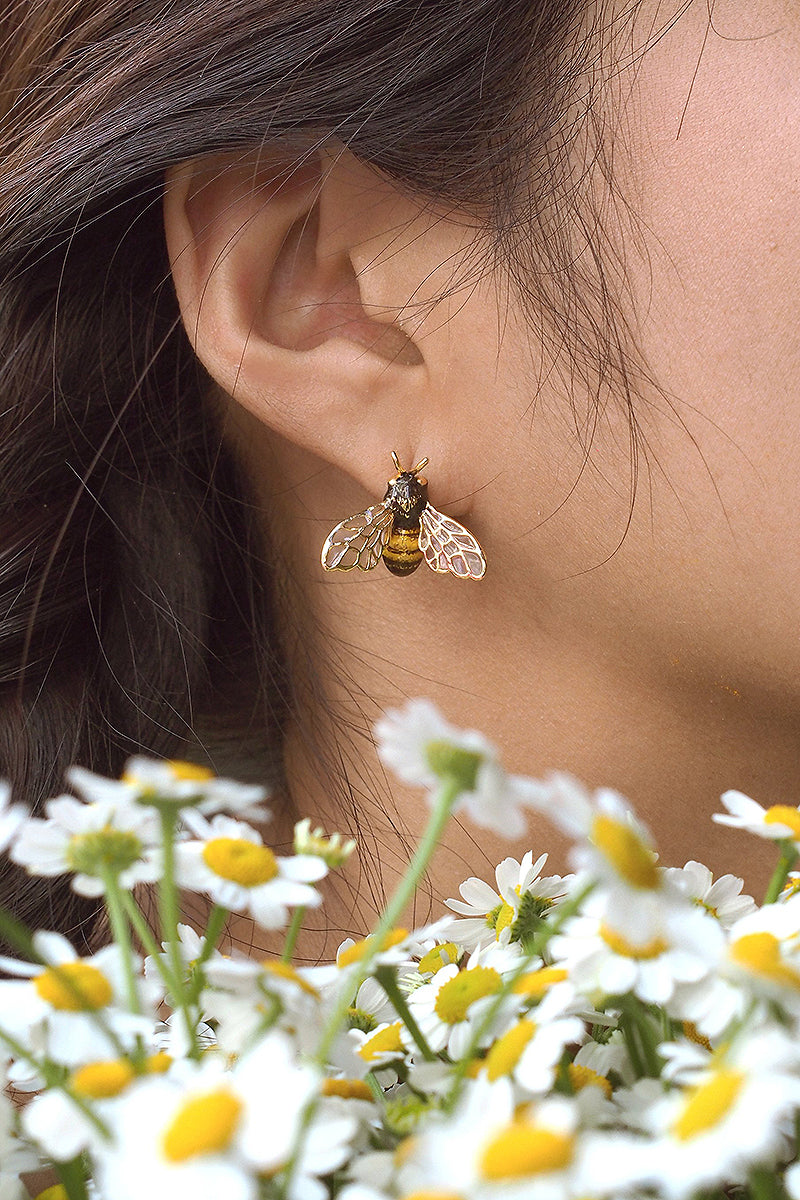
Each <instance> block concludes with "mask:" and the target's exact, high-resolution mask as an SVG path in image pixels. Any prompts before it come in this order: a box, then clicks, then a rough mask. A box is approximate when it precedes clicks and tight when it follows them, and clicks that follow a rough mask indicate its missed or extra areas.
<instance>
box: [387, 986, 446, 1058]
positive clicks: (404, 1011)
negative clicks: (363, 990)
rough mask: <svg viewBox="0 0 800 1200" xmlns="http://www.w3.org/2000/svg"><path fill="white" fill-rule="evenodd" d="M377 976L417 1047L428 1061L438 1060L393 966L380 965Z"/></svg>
mask: <svg viewBox="0 0 800 1200" xmlns="http://www.w3.org/2000/svg"><path fill="white" fill-rule="evenodd" d="M375 978H376V979H377V981H378V983H379V984H380V985H381V987H382V988H383V990H384V991H385V992H386V995H387V996H388V997H389V999H390V1000H391V1002H392V1004H393V1005H394V1010H395V1012H396V1013H397V1015H398V1017H401V1018H402V1021H403V1024H404V1025H405V1027H406V1029H407V1030H408V1032H409V1033H410V1034H411V1036H412V1038H413V1039H414V1042H415V1044H416V1046H417V1049H418V1050H419V1052H420V1054H421V1055H422V1057H423V1058H424V1059H425V1061H426V1062H436V1055H435V1054H434V1053H433V1051H432V1050H431V1048H430V1046H429V1045H428V1042H427V1039H426V1037H425V1034H424V1033H423V1032H422V1030H421V1029H420V1027H419V1025H418V1024H417V1022H416V1020H415V1018H414V1015H413V1013H412V1012H411V1009H410V1008H409V1006H408V1001H407V1000H406V998H405V996H404V995H403V993H402V992H401V991H400V988H399V987H398V986H397V980H396V979H395V977H394V973H393V971H392V969H391V967H378V969H377V971H376V972H375Z"/></svg>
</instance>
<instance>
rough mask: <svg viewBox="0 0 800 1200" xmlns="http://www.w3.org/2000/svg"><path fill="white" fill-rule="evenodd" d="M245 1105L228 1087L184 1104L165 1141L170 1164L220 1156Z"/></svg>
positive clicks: (164, 1144) (167, 1132)
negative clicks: (215, 1155)
mask: <svg viewBox="0 0 800 1200" xmlns="http://www.w3.org/2000/svg"><path fill="white" fill-rule="evenodd" d="M241 1113H242V1102H241V1100H239V1099H238V1098H237V1097H236V1096H234V1095H233V1093H232V1092H229V1091H228V1090H227V1088H219V1089H218V1090H217V1091H214V1092H206V1093H205V1094H204V1095H202V1096H193V1097H192V1098H191V1100H187V1101H186V1103H185V1104H183V1105H181V1107H180V1109H179V1110H178V1112H177V1114H176V1115H175V1117H173V1119H172V1122H171V1123H170V1125H169V1127H168V1128H167V1131H166V1133H165V1134H164V1138H163V1141H162V1149H163V1151H164V1157H165V1158H166V1159H167V1161H168V1162H173V1163H179V1162H186V1161H187V1160H188V1159H190V1158H196V1157H198V1155H200V1154H219V1153H220V1152H221V1151H224V1150H227V1148H228V1147H229V1146H230V1144H231V1142H232V1141H233V1138H234V1135H235V1133H236V1129H237V1126H238V1124H239V1118H240V1116H241Z"/></svg>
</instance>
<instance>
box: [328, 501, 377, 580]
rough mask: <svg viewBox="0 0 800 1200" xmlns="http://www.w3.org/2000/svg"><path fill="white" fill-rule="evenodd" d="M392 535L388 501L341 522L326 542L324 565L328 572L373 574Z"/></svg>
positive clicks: (374, 505)
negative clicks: (354, 570)
mask: <svg viewBox="0 0 800 1200" xmlns="http://www.w3.org/2000/svg"><path fill="white" fill-rule="evenodd" d="M391 532H392V509H391V506H390V504H389V502H388V501H386V500H384V502H383V504H373V505H372V507H371V508H368V509H366V510H365V511H364V512H360V513H356V514H355V516H353V517H347V518H346V520H344V521H340V522H339V524H338V525H337V526H336V528H335V529H332V530H331V532H330V533H329V534H328V536H327V537H326V539H325V545H324V546H323V547H322V555H321V558H322V565H323V567H324V568H325V570H326V571H352V570H353V568H354V567H358V569H359V571H371V570H372V568H373V567H374V566H376V564H377V563H378V561H379V559H380V557H381V554H382V552H383V547H384V546H385V545H386V543H387V542H388V540H389V534H390V533H391Z"/></svg>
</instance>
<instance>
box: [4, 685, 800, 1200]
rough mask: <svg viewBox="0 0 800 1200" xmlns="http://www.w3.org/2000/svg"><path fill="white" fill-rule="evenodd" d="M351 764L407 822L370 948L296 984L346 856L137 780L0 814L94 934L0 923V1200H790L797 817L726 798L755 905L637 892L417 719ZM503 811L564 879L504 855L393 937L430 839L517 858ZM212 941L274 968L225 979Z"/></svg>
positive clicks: (550, 787) (696, 878)
mask: <svg viewBox="0 0 800 1200" xmlns="http://www.w3.org/2000/svg"><path fill="white" fill-rule="evenodd" d="M376 740H377V744H378V749H379V752H380V754H381V756H382V758H383V760H384V762H385V763H386V764H387V765H388V766H389V767H390V768H392V769H394V770H395V771H396V772H397V774H398V775H399V776H400V777H402V778H403V779H404V780H405V781H406V782H410V783H413V784H417V785H419V786H420V787H421V788H424V789H425V791H426V793H427V796H428V800H429V804H430V816H429V823H428V826H427V829H426V832H425V834H424V836H423V838H422V840H421V843H420V845H419V847H418V849H417V851H416V853H415V855H414V858H413V861H412V862H411V864H410V866H409V869H408V872H407V874H406V876H405V878H404V879H403V881H402V883H401V885H400V887H399V888H398V890H397V892H396V894H395V895H394V896H393V897H392V898H391V900H390V901H389V902H388V904H387V906H386V908H385V910H384V912H383V914H382V916H381V918H380V920H379V921H378V923H377V926H376V927H375V929H374V930H373V931H372V932H371V933H370V934H369V936H367V937H365V938H364V940H362V941H358V942H354V941H352V940H350V939H348V940H347V941H346V942H344V943H343V944H342V946H341V947H340V948H339V951H338V954H337V957H336V961H335V962H334V963H330V964H327V965H323V966H317V967H302V966H299V965H295V963H294V962H293V957H294V948H295V945H296V940H297V936H298V932H299V931H300V929H301V927H302V923H303V916H304V913H305V912H306V911H307V909H308V908H309V907H315V906H317V905H318V904H319V903H320V893H319V890H318V887H317V885H318V884H319V883H320V881H321V880H322V879H323V877H324V876H325V875H326V874H327V873H328V872H329V871H333V870H336V869H337V868H338V867H340V866H341V865H342V863H343V862H344V860H345V859H346V857H347V856H348V855H349V854H350V852H351V851H352V850H353V845H352V843H351V842H343V841H342V839H341V838H340V837H338V836H336V835H334V836H332V837H326V836H325V835H324V834H323V833H322V831H321V830H319V829H312V828H311V824H310V822H309V821H308V820H306V821H303V822H300V823H299V824H298V825H297V827H296V830H295V845H294V853H293V854H291V855H287V856H283V857H281V856H278V855H276V854H275V853H274V852H273V851H272V850H271V849H270V847H269V846H268V845H267V844H266V843H265V842H264V840H263V838H262V836H261V834H260V832H258V830H259V829H261V828H263V826H264V824H265V821H266V818H267V815H268V813H267V809H266V807H265V799H266V798H265V796H264V794H263V792H262V791H261V790H260V789H258V788H254V787H248V786H243V785H240V784H236V783H233V782H231V781H227V780H222V779H216V778H212V777H211V776H210V775H209V774H208V773H207V772H205V771H204V770H201V769H199V768H197V767H194V766H191V765H189V764H185V763H169V762H153V761H150V760H145V759H133V760H131V762H130V763H129V764H128V767H127V770H126V772H125V775H124V776H123V778H122V780H120V781H111V780H107V779H102V778H99V777H98V776H95V775H92V774H90V773H89V772H87V771H84V770H78V769H74V770H73V771H72V772H71V773H70V777H69V782H70V785H71V788H72V791H73V793H74V794H72V795H66V796H62V797H59V798H57V799H54V800H51V801H50V802H49V803H48V804H47V805H46V807H45V814H46V815H45V816H44V818H34V817H31V816H29V815H28V814H27V813H26V812H25V811H24V810H22V809H21V808H20V807H18V806H16V805H11V804H10V802H9V800H8V796H7V795H5V796H2V797H0V848H3V849H7V850H8V851H9V853H10V855H11V857H12V858H13V859H14V860H15V861H16V862H18V863H20V864H23V865H24V866H25V867H26V868H27V870H28V871H29V872H30V873H31V874H34V875H55V874H60V873H68V874H69V875H70V877H71V883H72V887H73V888H74V889H75V891H76V892H78V893H80V894H82V895H85V896H96V897H102V899H103V902H104V904H105V908H106V912H107V916H108V927H109V930H110V935H111V937H110V940H109V944H108V945H106V946H104V947H103V949H101V950H99V951H98V952H97V953H96V954H93V955H91V956H88V957H79V956H78V955H77V954H76V952H75V950H74V949H73V947H72V946H71V944H70V943H69V942H68V941H67V940H66V939H65V938H63V937H61V936H60V935H58V934H56V933H53V932H48V931H42V930H39V931H36V932H34V933H33V934H29V933H28V932H27V931H26V930H24V929H22V928H21V927H20V926H19V925H18V924H17V923H16V922H15V921H14V920H13V918H12V917H11V916H10V915H8V914H0V930H2V933H3V936H4V938H5V940H6V942H8V943H11V944H13V945H14V947H15V949H16V951H17V953H16V954H15V956H14V957H8V958H4V959H2V960H0V968H1V969H2V974H3V978H2V979H0V1070H2V1072H3V1075H4V1082H5V1085H6V1086H5V1092H4V1094H3V1095H0V1200H21V1198H22V1197H26V1196H30V1195H37V1194H38V1195H39V1196H40V1197H41V1198H42V1200H44V1198H46V1200H64V1198H69V1200H88V1198H89V1197H98V1198H99V1200H143V1198H144V1197H146V1198H147V1200H176V1198H177V1200H182V1198H183V1197H186V1198H187V1200H222V1198H224V1200H329V1198H333V1197H336V1198H337V1200H523V1198H524V1200H611V1198H613V1197H620V1198H621V1200H624V1198H626V1197H631V1198H636V1200H643V1198H645V1197H653V1198H655V1200H658V1198H662V1197H663V1200H688V1198H691V1197H702V1200H711V1197H720V1198H721V1197H722V1196H723V1194H724V1195H725V1196H726V1197H729V1196H732V1195H734V1194H735V1195H737V1196H738V1195H741V1196H742V1198H743V1200H747V1197H752V1200H779V1198H781V1200H785V1198H786V1197H787V1195H788V1197H791V1200H800V1163H798V1161H797V1159H798V1135H799V1133H800V890H798V880H797V877H796V876H795V875H794V874H793V872H792V867H793V865H794V862H795V859H796V856H797V852H798V843H799V842H800V810H798V809H795V808H788V807H774V808H770V809H766V810H765V809H763V808H762V807H761V806H760V805H758V804H757V803H756V802H755V801H753V800H750V799H748V798H747V797H745V796H743V795H741V794H740V793H726V795H725V796H723V798H722V800H723V805H724V807H725V810H726V811H725V813H722V814H720V815H719V816H718V818H717V819H718V820H720V821H723V822H726V823H727V824H729V825H734V826H738V827H740V828H742V829H743V830H746V831H749V832H750V833H751V834H755V835H757V836H760V837H767V838H771V839H773V840H774V841H775V842H776V847H777V850H778V855H779V861H778V865H777V867H776V871H775V875H774V877H773V880H772V883H771V884H770V887H769V890H768V893H767V896H766V898H765V901H764V903H763V905H762V906H761V907H758V906H757V905H756V904H755V902H754V901H753V900H751V899H750V898H749V897H747V896H743V895H742V894H741V889H742V884H741V881H740V880H738V879H735V878H734V877H732V876H730V875H726V876H723V877H721V878H719V879H717V880H716V881H713V880H712V877H711V873H710V872H709V871H708V870H707V868H705V867H704V866H702V865H701V864H700V863H697V862H690V863H688V864H687V865H686V866H684V867H682V868H667V867H663V866H661V865H660V864H659V862H658V859H657V854H656V848H655V846H654V845H653V842H652V839H651V837H650V834H649V833H648V831H647V829H646V828H645V827H644V826H643V825H642V823H641V822H640V821H639V820H638V819H637V817H636V816H635V815H634V813H633V812H632V811H631V810H630V808H629V806H628V805H627V804H626V802H625V801H624V800H623V799H622V798H621V797H620V796H619V795H617V794H616V793H614V792H611V791H599V792H596V793H589V792H587V791H585V790H584V789H583V788H582V787H581V786H580V785H579V784H578V783H576V782H575V781H574V780H572V779H571V778H569V777H567V776H553V777H550V778H549V779H546V780H544V781H534V780H530V779H527V778H523V777H520V776H510V775H508V774H507V773H505V772H504V771H503V769H502V767H501V766H500V764H499V762H498V759H497V755H496V753H495V752H494V750H493V749H492V747H491V746H490V745H489V744H488V743H487V742H486V741H485V740H484V739H483V738H482V737H481V736H480V735H479V734H477V733H473V732H462V731H458V730H455V729H453V728H451V727H450V726H449V725H448V724H447V723H446V722H445V721H444V720H443V719H442V717H441V716H440V715H439V713H438V712H437V711H436V710H435V709H434V708H433V707H432V706H431V705H430V704H428V703H427V702H425V701H416V702H412V703H411V704H410V705H409V706H408V707H407V708H406V709H405V710H403V711H401V712H395V713H392V714H390V715H388V716H387V717H386V718H385V719H384V720H382V721H381V722H379V724H378V727H377V729H376ZM529 810H536V811H538V812H544V813H546V814H547V815H548V816H549V817H550V818H551V819H552V820H553V821H555V822H556V823H557V824H558V825H559V826H560V827H561V828H562V830H564V831H566V832H567V833H568V834H569V836H570V837H571V839H572V840H573V842H574V848H573V852H572V853H573V864H572V865H573V867H574V873H573V874H570V875H567V876H565V877H561V876H558V875H547V874H545V865H546V855H544V854H542V855H541V856H540V857H538V858H537V859H536V860H534V856H533V854H532V853H528V854H526V855H525V856H524V857H523V858H522V860H521V861H520V862H518V861H516V860H515V859H512V858H507V859H505V860H504V861H503V862H502V863H500V865H499V866H498V867H497V869H496V872H495V879H494V880H493V881H492V882H491V883H489V882H485V881H483V880H479V879H468V880H466V881H465V882H464V883H463V884H462V885H461V889H460V892H461V897H460V899H453V900H450V901H448V902H447V907H448V911H447V912H446V913H443V914H442V916H441V918H440V919H439V920H437V921H434V922H433V923H431V924H428V925H426V926H425V927H423V928H419V929H413V930H407V929H404V928H400V927H399V926H398V922H399V920H400V918H401V915H402V913H403V912H404V911H405V910H406V909H407V906H408V904H409V901H410V900H411V898H412V896H413V893H414V889H415V887H416V885H417V883H418V882H419V880H420V878H421V876H422V875H423V873H424V871H425V868H426V865H427V864H428V862H429V860H430V857H431V855H432V853H433V851H434V849H435V847H436V845H437V844H438V842H439V840H440V839H441V836H442V832H443V830H444V828H445V826H446V823H447V821H448V819H449V818H450V816H451V815H452V814H453V813H454V812H459V811H464V812H466V813H467V814H468V816H469V817H470V819H471V820H472V821H473V822H475V823H477V824H479V825H484V826H487V827H491V828H493V829H495V830H499V831H501V832H504V833H507V834H508V835H509V836H511V837H514V838H519V837H520V836H521V835H522V834H523V832H524V828H525V814H526V811H529ZM192 892H197V893H199V894H200V895H201V896H202V897H204V898H205V910H206V912H207V919H206V920H205V922H204V928H201V929H192V928H190V927H188V926H187V925H186V924H185V923H183V922H182V920H181V913H180V908H179V896H180V895H181V894H186V893H192ZM141 896H144V898H145V899H146V901H147V903H146V904H144V905H141V906H140V904H139V902H138V899H137V898H138V897H141ZM145 913H147V916H145ZM231 913H242V914H249V916H250V917H252V919H253V920H254V921H255V922H257V924H258V925H259V926H261V927H262V928H264V929H266V930H272V931H275V937H276V939H277V940H276V945H277V947H278V951H277V952H276V954H275V956H274V957H271V958H267V959H263V958H259V959H255V958H247V957H244V956H236V955H231V956H225V955H223V954H222V953H220V951H219V949H218V946H219V944H220V939H221V937H222V935H223V931H224V929H225V924H226V921H227V919H228V917H229V916H230V914H231ZM43 1170H44V1171H45V1172H46V1174H45V1175H44V1176H42V1174H41V1172H42V1171H43ZM47 1172H49V1175H48V1174H47ZM37 1181H38V1182H37ZM42 1189H44V1190H42Z"/></svg>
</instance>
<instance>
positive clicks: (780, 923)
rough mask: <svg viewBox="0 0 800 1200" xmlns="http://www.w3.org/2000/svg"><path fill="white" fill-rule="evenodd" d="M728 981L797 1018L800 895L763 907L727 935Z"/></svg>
mask: <svg viewBox="0 0 800 1200" xmlns="http://www.w3.org/2000/svg"><path fill="white" fill-rule="evenodd" d="M723 971H724V974H725V975H726V976H727V978H728V979H732V980H734V981H739V982H741V983H744V984H745V985H746V986H747V988H748V990H753V991H755V992H756V994H757V995H758V994H760V995H761V996H764V997H766V998H768V999H770V1000H773V1001H777V1002H778V1003H779V1004H781V1005H782V1006H783V1007H784V1008H785V1009H786V1010H788V1011H789V1012H791V1013H794V1014H795V1015H800V895H796V896H792V897H790V899H788V900H786V901H784V902H782V903H781V904H765V905H764V906H763V908H760V909H757V910H756V912H754V913H751V914H750V915H749V916H746V917H743V918H742V919H741V921H738V922H737V923H736V925H734V927H733V928H732V929H731V931H730V940H729V943H728V955H727V963H726V964H725V967H724V968H723Z"/></svg>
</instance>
